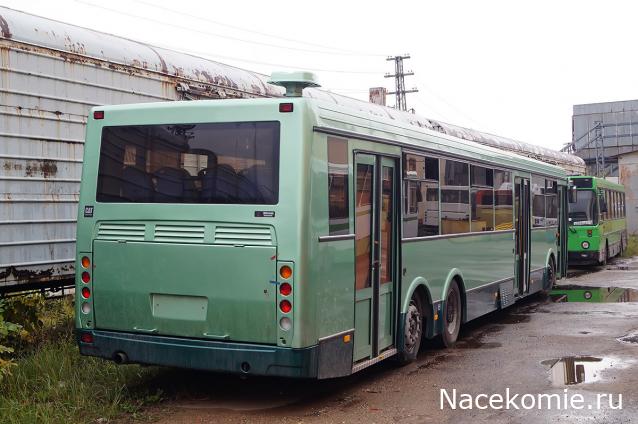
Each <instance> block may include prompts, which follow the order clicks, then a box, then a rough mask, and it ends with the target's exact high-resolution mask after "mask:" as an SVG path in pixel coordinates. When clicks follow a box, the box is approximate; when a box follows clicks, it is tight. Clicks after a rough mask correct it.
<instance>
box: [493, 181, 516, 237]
mask: <svg viewBox="0 0 638 424" xmlns="http://www.w3.org/2000/svg"><path fill="white" fill-rule="evenodd" d="M512 189H513V186H512V174H511V173H510V172H509V171H500V170H498V169H497V170H495V171H494V229H495V230H496V231H500V230H511V229H513V228H514V206H513V203H512V201H513V199H512Z"/></svg>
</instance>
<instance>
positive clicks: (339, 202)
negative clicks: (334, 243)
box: [328, 137, 350, 236]
mask: <svg viewBox="0 0 638 424" xmlns="http://www.w3.org/2000/svg"><path fill="white" fill-rule="evenodd" d="M348 199H349V193H348V140H344V139H342V138H336V137H328V234H329V235H331V236H334V235H342V234H350V205H349V201H348Z"/></svg>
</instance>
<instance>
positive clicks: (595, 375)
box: [541, 356, 619, 387]
mask: <svg viewBox="0 0 638 424" xmlns="http://www.w3.org/2000/svg"><path fill="white" fill-rule="evenodd" d="M618 362H619V361H617V360H614V359H610V358H596V357H594V356H568V357H564V358H559V359H549V360H547V361H543V362H541V364H543V365H545V366H546V367H548V369H549V371H550V378H551V380H552V385H554V386H559V387H562V386H570V385H574V384H581V383H592V382H594V381H600V380H602V376H601V372H602V371H603V370H605V369H607V368H611V367H614V366H615V365H617V364H618Z"/></svg>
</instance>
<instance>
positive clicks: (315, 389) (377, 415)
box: [148, 258, 638, 423]
mask: <svg viewBox="0 0 638 424" xmlns="http://www.w3.org/2000/svg"><path fill="white" fill-rule="evenodd" d="M559 284H560V285H570V286H587V287H611V286H613V287H625V288H636V289H638V258H633V259H618V260H616V261H614V262H612V263H610V264H609V265H608V266H607V267H605V268H603V267H593V268H589V267H582V268H577V269H573V270H571V271H570V273H569V278H568V279H565V280H562V281H559ZM636 299H637V300H636V301H634V298H631V299H630V300H631V301H630V302H622V303H618V302H613V303H576V302H574V303H555V302H553V301H552V299H551V298H550V297H546V296H533V297H531V298H529V299H527V300H525V301H523V302H520V303H518V304H516V305H514V306H513V307H511V308H509V309H507V310H505V311H499V312H496V313H493V314H490V315H488V316H486V317H483V318H481V319H479V320H476V321H474V322H472V323H469V324H467V325H466V326H465V327H464V328H463V329H462V332H461V336H460V340H459V342H458V343H457V346H456V347H455V348H452V349H443V348H442V347H440V346H438V345H437V344H436V343H431V344H429V345H428V346H426V347H425V348H423V349H422V352H421V353H420V354H419V357H418V359H417V361H416V362H414V363H412V364H409V365H407V366H404V367H399V366H397V365H395V364H393V363H391V362H384V363H380V364H377V365H376V366H373V367H371V368H368V369H366V370H364V371H363V372H361V373H359V374H356V375H353V376H350V377H347V378H342V379H336V380H330V381H300V380H290V379H278V378H248V379H240V378H238V377H236V376H227V375H218V374H210V373H202V372H195V371H183V370H171V369H165V370H163V371H162V372H160V373H159V374H158V376H157V377H156V378H155V379H154V380H153V381H151V382H150V383H149V385H150V386H151V387H153V388H159V389H161V390H162V391H163V393H164V397H165V399H166V400H165V401H164V402H162V403H161V404H160V405H159V406H155V407H153V408H151V409H150V410H149V411H148V412H149V413H150V414H151V416H153V417H154V418H155V419H156V420H157V422H159V423H219V422H221V423H234V422H245V423H253V422H258V423H280V422H281V423H351V422H354V423H356V422H360V423H395V422H398V423H426V422H438V423H441V422H442V423H465V422H478V423H482V422H485V423H488V422H489V423H549V422H561V423H562V422H564V423H630V422H638V298H636ZM441 389H445V390H446V393H447V394H448V396H449V397H450V398H451V397H452V394H453V389H456V393H457V403H456V406H457V409H452V408H451V406H450V402H449V401H447V400H446V398H445V397H444V398H443V399H444V402H443V408H441V396H442V395H441ZM508 389H509V393H510V400H511V399H512V397H513V396H514V395H516V394H518V397H516V398H514V399H513V400H512V402H511V403H510V405H509V406H510V407H509V409H506V408H505V403H506V402H505V401H504V402H503V403H502V404H501V403H499V402H498V397H493V398H492V399H493V400H494V406H495V408H489V404H487V400H486V398H485V397H483V398H480V400H479V404H478V405H477V404H476V403H474V404H473V405H472V409H469V408H468V407H469V405H468V403H467V402H466V403H464V404H461V403H460V399H461V397H462V396H463V397H464V398H468V397H469V396H472V397H474V398H475V397H476V396H477V395H480V394H485V395H487V396H490V395H494V394H496V395H499V394H500V395H501V396H503V397H504V398H505V397H506V395H507V390H508ZM526 394H529V395H530V396H533V397H534V399H532V398H530V396H528V397H527V398H526V400H525V401H524V402H523V400H522V399H521V398H522V397H523V396H524V395H526ZM541 394H542V395H558V396H554V397H553V398H552V401H551V408H548V405H547V404H548V400H547V399H548V398H542V399H543V400H540V401H539V400H538V395H541ZM603 394H604V395H605V397H602V396H603ZM578 395H580V396H582V398H581V397H579V396H578ZM599 396H600V402H599V401H598V397H599ZM621 396H622V397H621ZM610 397H611V403H610V402H609V400H610ZM558 398H560V402H559V403H560V405H559V404H558V403H557V402H558V401H557V399H558ZM621 399H622V409H621V404H620V402H619V401H620V400H621ZM532 400H533V401H534V404H533V409H524V408H525V407H528V408H529V407H530V406H532ZM539 402H540V403H541V404H542V405H541V408H540V409H539V408H538V403H539ZM570 402H571V403H570ZM599 403H600V405H599ZM486 405H487V406H488V408H487V409H479V408H478V407H479V406H480V407H485V406H486ZM515 406H517V407H518V408H519V409H515Z"/></svg>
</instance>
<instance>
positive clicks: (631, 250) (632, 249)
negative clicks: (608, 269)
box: [623, 236, 638, 258]
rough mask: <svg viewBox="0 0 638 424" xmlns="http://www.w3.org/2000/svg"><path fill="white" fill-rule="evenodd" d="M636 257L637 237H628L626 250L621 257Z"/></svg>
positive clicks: (637, 248)
mask: <svg viewBox="0 0 638 424" xmlns="http://www.w3.org/2000/svg"><path fill="white" fill-rule="evenodd" d="M637 255H638V236H629V238H628V239H627V248H626V249H625V251H624V252H623V257H625V258H629V257H632V256H637Z"/></svg>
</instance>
